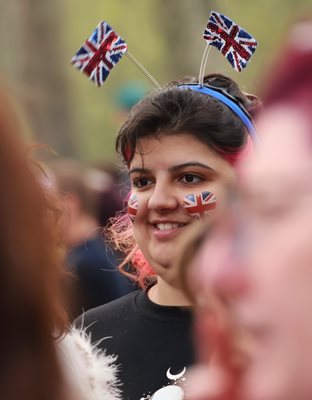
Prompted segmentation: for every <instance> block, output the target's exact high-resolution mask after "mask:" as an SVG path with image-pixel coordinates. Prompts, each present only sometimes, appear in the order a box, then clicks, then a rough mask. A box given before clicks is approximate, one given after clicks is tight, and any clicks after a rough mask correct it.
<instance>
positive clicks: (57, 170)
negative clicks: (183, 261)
mask: <svg viewBox="0 0 312 400" xmlns="http://www.w3.org/2000/svg"><path fill="white" fill-rule="evenodd" d="M48 169H49V171H50V173H51V174H52V179H54V181H55V187H56V190H57V193H58V195H59V199H60V201H61V204H62V208H63V210H64V212H63V218H62V221H63V223H62V226H63V236H64V241H65V244H66V246H67V249H68V253H67V265H68V268H69V269H70V271H71V272H73V274H74V277H75V278H76V279H74V280H73V299H72V301H71V307H70V318H71V319H72V320H73V319H75V318H76V317H78V316H79V315H80V314H81V313H82V312H83V311H87V310H89V309H90V308H94V307H97V306H100V305H102V304H105V303H108V302H110V301H111V300H115V299H117V298H119V297H121V296H123V295H125V294H128V293H130V292H131V291H133V290H134V289H135V285H133V284H132V283H131V282H130V281H129V280H128V279H127V278H126V277H125V276H124V275H122V274H121V273H119V271H118V270H117V268H116V266H117V264H118V253H117V252H114V251H113V250H112V249H110V248H108V247H107V244H106V241H105V237H104V236H103V228H102V226H101V225H100V222H99V212H101V217H102V219H103V217H104V213H103V208H105V204H102V203H103V201H104V200H106V206H107V212H108V211H109V212H111V215H108V214H106V215H105V218H106V219H109V217H113V216H115V213H114V211H115V210H116V209H117V208H118V207H120V206H121V204H120V203H121V202H120V200H119V199H117V196H115V193H114V192H113V191H112V190H113V189H112V185H113V181H114V177H113V175H112V174H111V173H110V172H109V170H106V171H105V170H103V169H102V170H100V169H99V168H93V167H89V166H86V165H83V164H82V163H80V162H78V161H75V160H70V159H64V158H63V159H55V160H53V161H51V162H50V163H49V164H48ZM118 200H119V201H118ZM115 201H116V204H115ZM99 202H101V204H100V205H99ZM106 222H107V221H106Z"/></svg>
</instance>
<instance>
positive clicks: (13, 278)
mask: <svg viewBox="0 0 312 400" xmlns="http://www.w3.org/2000/svg"><path fill="white" fill-rule="evenodd" d="M311 38H312V23H311V22H310V21H305V22H300V23H297V24H295V25H294V26H293V27H292V30H291V31H290V36H289V38H288V39H287V40H286V42H285V44H284V47H283V48H282V50H281V55H280V56H279V59H278V61H277V62H276V64H275V65H274V66H273V67H272V70H271V73H270V75H269V76H268V77H267V80H266V81H265V82H264V83H263V87H261V88H260V89H261V90H260V89H259V94H260V95H261V98H262V101H263V110H262V113H261V115H259V113H256V111H259V109H260V102H259V100H258V99H257V98H256V97H254V96H250V95H247V94H245V93H243V92H242V91H241V90H240V89H239V87H238V86H237V85H236V84H235V82H233V81H232V80H230V79H228V78H225V77H223V76H221V75H220V74H211V75H209V76H208V77H206V80H205V83H207V84H209V85H212V86H216V87H218V88H222V89H223V90H226V91H228V93H229V94H231V95H233V96H236V98H237V99H239V101H240V102H241V104H243V105H244V107H245V108H246V109H247V110H248V111H249V112H250V114H251V115H250V118H251V117H252V116H254V117H255V118H256V125H257V130H258V132H259V137H260V140H259V143H257V146H255V145H254V147H255V148H254V149H250V146H251V147H252V145H251V144H250V140H249V139H248V138H247V139H246V136H247V134H246V130H245V128H244V126H243V125H242V124H241V123H238V122H237V121H236V123H235V119H236V118H237V117H236V116H233V114H232V113H231V112H230V111H229V110H228V109H227V108H226V106H224V105H222V106H220V104H219V103H217V102H216V101H214V100H213V101H211V100H209V101H208V100H207V98H203V97H198V94H194V93H191V91H190V90H184V91H183V90H181V89H179V88H176V87H172V86H170V85H169V89H168V88H167V87H166V88H164V89H161V90H159V91H158V92H157V91H156V92H155V94H152V95H150V96H146V97H144V96H145V92H146V91H145V88H143V87H140V86H139V84H137V83H136V84H135V85H134V87H132V86H131V85H130V86H129V87H126V88H125V89H124V92H122V93H120V95H119V97H118V102H119V104H120V105H121V107H123V108H125V110H126V111H125V110H122V117H121V114H120V115H119V117H118V118H120V119H119V122H120V125H121V129H120V131H119V135H118V138H117V150H118V152H119V153H120V155H121V157H122V158H123V159H124V161H125V165H126V166H127V167H129V168H130V171H129V175H130V181H129V180H128V175H126V174H125V173H124V172H122V171H121V169H119V168H117V167H116V166H115V165H114V164H110V163H108V162H106V161H105V160H103V162H101V163H97V164H94V165H93V164H90V165H87V164H86V163H82V162H80V161H78V160H72V159H65V158H63V157H60V156H55V157H54V158H53V159H52V160H51V161H49V162H47V163H45V164H44V165H42V164H39V163H38V162H36V161H34V160H33V157H32V154H31V152H28V151H27V148H26V145H25V143H23V142H22V140H21V138H20V127H19V124H18V119H17V117H16V116H15V115H14V112H13V107H12V105H11V100H10V98H9V97H8V96H7V95H5V94H4V93H2V94H1V98H0V130H1V139H2V140H1V142H0V154H1V156H0V163H1V168H0V172H1V175H0V180H1V187H2V194H1V196H0V215H1V219H0V220H1V223H2V224H1V229H2V234H1V240H0V248H1V251H0V253H1V254H0V257H1V276H2V280H1V282H2V290H1V296H2V300H1V316H2V322H3V327H2V329H1V337H2V340H1V351H0V353H1V374H0V392H1V396H3V398H4V399H6V400H7V399H8V400H17V399H20V398H23V399H29V400H37V399H38V400H39V399H41V400H42V399H46V400H56V399H58V400H62V399H64V400H65V399H67V400H69V399H71V398H75V399H81V400H87V399H90V400H98V399H103V400H116V399H123V400H139V399H151V400H169V399H170V400H171V399H174V400H182V399H191V400H230V399H231V400H236V399H237V400H288V399H289V400H292V399H298V400H305V399H309V398H311V396H312V384H311V382H312V379H311V378H312V375H311V372H310V371H311V364H312V354H311V355H310V347H311V346H310V343H311V340H312V318H311V301H312V297H311V293H312V290H311V289H312V284H311V279H310V278H311V276H312V253H311V238H312V219H311V220H310V217H312V208H311V201H310V200H311V193H312V157H311V155H312V152H311V150H312V140H311V139H312V136H311V134H312V120H311V109H312V39H311ZM133 88H135V90H133ZM142 98H143V100H142V101H140V100H141V99H142ZM182 103H183V107H180V106H177V104H182ZM133 107H134V108H133ZM130 109H131V110H132V111H131V113H130V114H129V112H130ZM203 126H205V128H206V127H207V126H209V127H210V131H209V135H208V134H207V132H206V130H205V132H203ZM229 127H231V129H230V128H229ZM213 130H214V131H213ZM164 132H165V133H164ZM205 135H206V136H205ZM131 146H132V147H131ZM246 147H248V155H246V154H245V151H244V150H245V149H246ZM242 155H244V156H242ZM191 156H192V157H193V159H194V160H195V161H196V162H195V161H194V160H193V161H192V162H190V161H188V162H186V161H185V160H188V158H190V157H191ZM206 161H207V162H208V164H209V167H207V165H206V164H205V162H206ZM142 163H143V164H142ZM172 163H175V164H176V165H177V166H178V167H177V166H175V167H174V168H172V167H170V166H171V165H172ZM186 164H187V165H186ZM168 166H169V167H168ZM167 167H168V168H167ZM191 167H192V168H195V169H196V171H197V174H194V173H193V170H192V171H191V170H189V169H188V168H191ZM168 171H169V172H168ZM181 171H182V172H181ZM190 171H191V172H190ZM207 182H208V183H209V185H210V186H209V188H210V190H211V191H213V193H214V194H216V198H217V204H218V208H217V212H216V213H215V214H214V215H213V217H211V218H210V217H209V218H208V219H207V220H206V221H205V222H202V221H201V222H195V223H193V216H191V215H190V214H187V212H186V211H185V209H184V208H182V207H180V204H178V202H176V198H178V197H179V196H180V195H181V196H182V194H183V196H182V198H184V195H185V196H187V195H189V194H190V193H191V194H192V190H193V191H194V186H195V185H197V189H198V190H199V189H200V191H201V192H202V193H204V190H205V187H206V186H205V185H206V184H207ZM129 192H130V193H129ZM130 194H132V195H133V194H135V195H136V196H137V198H138V201H139V208H138V210H137V214H136V216H135V219H133V220H130V218H129V217H128V215H127V214H126V213H125V210H126V208H127V201H126V200H127V199H129V197H130ZM209 215H210V214H209ZM116 216H117V219H116V218H115V219H114V217H116ZM191 222H192V223H191ZM107 225H109V226H110V228H109V233H110V235H111V238H112V232H113V233H114V234H115V236H114V235H113V238H114V239H115V243H114V244H115V246H112V243H111V240H110V238H109V237H108V235H107V234H106V233H105V232H108V231H105V230H104V227H105V226H107ZM188 225H190V226H188ZM151 226H152V228H151ZM180 228H182V229H184V228H185V232H186V234H185V235H183V238H182V239H183V240H182V239H181V238H180V236H176V237H175V236H174V234H173V233H172V237H173V239H171V237H169V234H168V237H169V239H170V240H168V242H169V245H168V244H167V242H166V240H165V239H168V237H166V236H165V235H166V233H165V232H164V231H165V230H166V229H167V230H172V231H174V233H175V229H177V230H178V229H180ZM114 229H115V231H114ZM151 229H152V234H151ZM155 232H156V233H155ZM153 235H154V236H156V239H157V240H155V239H154V236H153ZM181 236H182V235H181ZM116 238H117V239H116ZM125 249H126V251H125V253H126V255H124V254H122V252H121V250H125ZM124 257H126V258H125V260H126V261H124V262H123V260H124ZM120 264H122V268H121V269H122V270H123V271H121V270H120V268H119V266H120ZM122 272H123V273H122ZM139 286H141V289H139ZM111 301H114V302H113V303H111ZM94 308H95V310H94ZM88 310H89V311H88ZM79 316H81V317H80V318H78V319H76V318H77V317H79ZM74 321H75V322H74ZM71 323H73V326H72V327H71ZM84 329H86V330H87V331H86V332H87V333H86V332H85V331H84ZM104 338H105V340H104ZM116 356H117V357H116ZM170 363H172V364H170ZM174 363H176V364H174ZM184 367H185V368H184ZM186 367H187V370H188V372H187V374H185V370H186ZM189 367H192V368H189ZM69 371H70V372H69ZM72 371H74V372H72ZM181 371H182V372H181ZM162 375H164V376H162ZM184 381H185V383H183V382H184ZM166 382H169V384H168V383H166ZM137 396H140V397H139V398H138V397H137Z"/></svg>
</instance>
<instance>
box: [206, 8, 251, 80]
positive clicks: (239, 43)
mask: <svg viewBox="0 0 312 400" xmlns="http://www.w3.org/2000/svg"><path fill="white" fill-rule="evenodd" d="M203 37H204V39H205V40H207V42H208V44H210V45H211V46H214V47H216V48H217V49H218V50H219V51H220V52H221V53H222V54H223V55H224V56H225V57H226V58H227V59H228V61H229V62H230V64H231V65H232V67H233V68H234V69H235V70H236V71H238V72H240V71H241V70H242V69H243V68H245V67H246V65H247V63H248V61H249V59H250V57H251V56H252V54H253V53H254V52H255V51H256V47H257V45H258V43H257V41H256V39H255V38H254V37H253V36H251V35H250V34H249V33H248V32H246V31H245V30H244V29H242V28H241V27H240V26H238V25H237V24H235V22H233V21H232V20H230V18H228V17H226V16H225V15H222V14H219V13H217V12H215V11H212V12H211V14H210V16H209V20H208V24H207V26H206V29H205V32H204V35H203Z"/></svg>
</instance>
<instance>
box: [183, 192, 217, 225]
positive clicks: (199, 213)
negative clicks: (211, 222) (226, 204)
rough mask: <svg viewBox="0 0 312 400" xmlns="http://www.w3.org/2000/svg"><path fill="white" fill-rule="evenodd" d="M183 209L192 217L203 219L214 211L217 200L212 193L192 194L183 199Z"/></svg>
mask: <svg viewBox="0 0 312 400" xmlns="http://www.w3.org/2000/svg"><path fill="white" fill-rule="evenodd" d="M183 207H184V208H185V209H186V211H187V212H188V213H190V214H191V216H192V217H196V218H198V219H205V218H206V217H207V216H209V215H210V214H211V212H212V211H214V210H215V209H216V207H217V199H216V196H215V195H214V194H213V193H212V192H202V193H200V194H194V193H192V194H188V195H187V196H185V197H184V200H183Z"/></svg>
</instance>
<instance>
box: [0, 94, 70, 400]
mask: <svg viewBox="0 0 312 400" xmlns="http://www.w3.org/2000/svg"><path fill="white" fill-rule="evenodd" d="M20 131H21V129H20V127H19V125H18V122H17V119H16V117H15V115H14V112H13V110H12V106H11V105H10V99H9V98H8V97H7V96H6V95H5V94H3V93H1V96H0V135H1V141H0V185H1V195H0V221H1V235H0V265H1V268H0V282H1V290H0V319H1V321H2V329H1V331H0V354H1V361H0V370H1V377H0V393H1V398H3V399H6V400H18V399H23V400H37V399H38V400H39V399H40V400H42V399H44V400H56V399H57V400H61V399H64V395H63V385H62V378H61V374H60V371H59V366H58V362H57V357H56V353H55V344H54V338H53V335H54V334H55V333H56V334H57V335H61V334H62V333H63V332H64V331H65V327H66V316H65V314H64V312H63V308H62V301H61V293H60V279H61V268H62V260H63V252H62V249H61V246H60V237H59V236H58V235H57V210H56V208H55V206H54V205H53V202H52V199H49V198H48V194H47V193H45V190H44V184H43V179H42V180H40V179H39V176H35V173H34V170H33V168H32V166H31V165H30V163H29V161H28V160H27V152H26V147H25V146H24V145H23V144H22V142H21V140H20V138H19V134H20ZM37 172H38V174H39V170H38V171H37Z"/></svg>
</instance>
